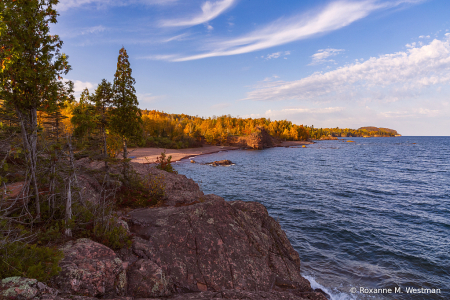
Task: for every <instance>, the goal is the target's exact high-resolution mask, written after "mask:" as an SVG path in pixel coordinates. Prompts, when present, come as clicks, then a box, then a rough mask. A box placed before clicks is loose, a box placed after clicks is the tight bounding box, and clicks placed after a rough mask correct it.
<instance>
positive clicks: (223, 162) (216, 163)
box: [206, 159, 234, 167]
mask: <svg viewBox="0 0 450 300" xmlns="http://www.w3.org/2000/svg"><path fill="white" fill-rule="evenodd" d="M206 164H207V165H210V166H213V167H217V166H231V165H234V164H233V163H232V162H231V160H228V159H224V160H217V161H213V162H210V163H206Z"/></svg>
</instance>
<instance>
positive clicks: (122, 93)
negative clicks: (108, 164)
mask: <svg viewBox="0 0 450 300" xmlns="http://www.w3.org/2000/svg"><path fill="white" fill-rule="evenodd" d="M135 83H136V81H135V80H134V78H133V77H131V68H130V62H129V61H128V55H127V51H126V50H125V48H123V47H122V49H120V51H119V58H118V61H117V70H116V73H115V74H114V86H113V94H114V95H113V102H112V104H113V109H112V114H111V128H112V130H113V131H114V132H115V133H117V134H118V135H119V136H121V137H122V142H123V158H124V159H127V158H128V150H127V142H128V140H131V139H135V138H137V137H139V136H141V135H142V127H141V124H142V119H141V111H140V109H139V108H138V105H139V102H138V100H137V97H136V90H135V88H134V84H135Z"/></svg>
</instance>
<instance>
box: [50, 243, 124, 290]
mask: <svg viewBox="0 0 450 300" xmlns="http://www.w3.org/2000/svg"><path fill="white" fill-rule="evenodd" d="M62 251H63V252H64V259H63V260H62V261H61V262H60V264H59V265H60V267H61V268H62V271H61V272H60V273H59V274H58V276H56V277H55V278H53V279H52V283H53V284H54V285H55V286H56V287H57V288H58V289H59V290H60V291H61V292H62V293H63V294H71V295H80V296H88V297H103V298H113V297H114V296H117V295H118V296H122V295H125V291H126V285H127V278H126V271H125V269H124V267H123V262H122V260H121V259H120V258H118V257H117V256H116V254H115V253H114V251H113V250H111V249H109V248H108V247H106V246H104V245H102V244H99V243H96V242H94V241H91V240H89V239H79V240H76V241H75V242H69V243H67V244H66V245H65V246H64V247H63V248H62Z"/></svg>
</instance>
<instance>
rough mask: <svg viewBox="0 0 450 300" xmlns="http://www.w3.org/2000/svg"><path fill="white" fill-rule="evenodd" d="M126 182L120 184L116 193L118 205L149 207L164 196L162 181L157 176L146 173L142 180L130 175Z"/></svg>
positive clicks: (122, 206)
mask: <svg viewBox="0 0 450 300" xmlns="http://www.w3.org/2000/svg"><path fill="white" fill-rule="evenodd" d="M131 178H132V180H130V182H129V183H128V184H124V185H122V186H121V187H120V188H119V190H118V191H117V194H116V203H117V206H118V207H121V208H124V207H130V208H138V207H149V206H152V205H156V204H158V202H159V201H161V200H162V198H163V197H164V195H165V193H164V183H163V181H162V178H161V177H159V176H152V175H151V174H148V175H146V176H145V177H144V179H143V180H141V179H140V178H138V176H133V177H131Z"/></svg>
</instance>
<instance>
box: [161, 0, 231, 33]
mask: <svg viewBox="0 0 450 300" xmlns="http://www.w3.org/2000/svg"><path fill="white" fill-rule="evenodd" d="M235 2H236V0H218V1H215V2H211V1H206V2H205V3H203V5H202V6H201V10H202V12H201V13H200V14H198V15H196V16H193V17H190V18H188V19H175V20H164V21H161V22H160V25H161V26H163V27H183V26H194V25H198V24H203V23H206V22H208V21H211V20H212V19H215V18H217V17H218V16H219V15H220V14H222V13H223V12H225V11H226V10H227V9H229V8H230V7H231V6H232V5H233V4H234V3H235Z"/></svg>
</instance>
